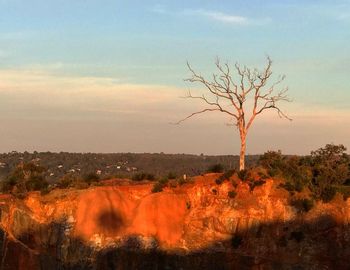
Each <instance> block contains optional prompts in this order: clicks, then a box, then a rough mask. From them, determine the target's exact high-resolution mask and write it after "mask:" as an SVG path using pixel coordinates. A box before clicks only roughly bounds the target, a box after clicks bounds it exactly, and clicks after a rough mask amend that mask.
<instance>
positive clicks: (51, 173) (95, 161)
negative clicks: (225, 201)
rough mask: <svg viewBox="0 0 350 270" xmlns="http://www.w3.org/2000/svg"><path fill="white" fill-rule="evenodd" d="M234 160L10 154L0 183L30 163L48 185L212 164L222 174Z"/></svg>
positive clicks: (191, 171)
mask: <svg viewBox="0 0 350 270" xmlns="http://www.w3.org/2000/svg"><path fill="white" fill-rule="evenodd" d="M258 159H259V156H258V155H251V156H248V157H247V163H248V166H254V165H255V164H256V162H257V160H258ZM238 160H239V157H238V156H231V155H221V156H208V155H189V154H164V153H154V154H150V153H141V154H135V153H111V154H101V153H68V152H60V153H52V152H33V153H29V152H24V153H21V152H15V151H13V152H10V153H3V154H0V179H5V178H6V177H7V176H8V175H9V174H10V173H11V172H12V171H13V170H14V169H15V168H16V167H17V166H18V165H19V164H21V163H28V162H31V163H34V164H37V165H40V166H41V167H43V169H44V172H43V174H44V176H45V178H46V179H47V181H48V182H49V183H55V182H57V181H58V180H59V179H61V178H62V177H63V176H65V175H67V174H69V175H75V176H80V177H84V176H86V175H89V174H92V173H93V174H97V175H98V176H99V177H100V178H102V179H104V178H113V177H128V178H132V177H133V175H135V174H139V173H151V174H153V175H155V176H157V177H161V176H164V175H167V174H169V173H173V174H176V175H183V174H187V175H188V176H193V175H199V174H201V173H204V172H206V171H207V170H208V168H209V167H210V166H212V165H214V164H221V165H222V166H223V167H224V169H225V170H228V169H237V166H238Z"/></svg>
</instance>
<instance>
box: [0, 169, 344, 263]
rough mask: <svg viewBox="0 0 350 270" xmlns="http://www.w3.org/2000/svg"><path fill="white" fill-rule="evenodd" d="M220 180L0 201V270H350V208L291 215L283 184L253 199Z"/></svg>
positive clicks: (268, 186) (241, 186)
mask: <svg viewBox="0 0 350 270" xmlns="http://www.w3.org/2000/svg"><path fill="white" fill-rule="evenodd" d="M217 176H218V175H215V174H208V175H205V176H200V177H197V178H196V179H195V181H194V182H193V183H188V184H185V185H182V186H179V187H176V188H167V189H165V190H164V191H163V192H160V193H152V192H151V189H152V184H140V185H132V184H129V185H125V184H123V185H120V186H118V185H115V186H99V187H93V188H90V189H87V190H73V189H70V190H55V191H53V192H51V193H50V194H48V195H45V196H40V195H39V194H38V193H32V194H30V195H29V196H28V197H27V198H26V199H25V200H18V199H15V198H13V197H12V196H9V195H0V196H1V197H0V209H1V217H0V220H1V227H0V270H3V269H8V270H10V269H11V270H12V269H28V270H31V269H43V270H44V269H45V270H46V269H102V270H103V269H350V261H349V258H350V257H349V256H350V230H349V221H350V200H348V201H347V202H344V201H343V200H342V199H341V198H336V199H335V200H334V201H333V202H332V203H328V204H322V203H318V204H317V205H316V206H315V207H314V208H313V209H312V210H311V211H309V212H308V213H304V214H297V213H296V210H295V209H294V208H293V207H291V206H290V203H289V199H290V198H289V194H288V192H287V191H285V190H283V189H281V188H278V184H279V183H276V182H273V181H272V180H268V181H266V183H265V184H263V185H261V186H258V187H255V188H254V189H253V190H251V189H250V188H249V186H248V185H247V184H246V183H242V182H238V186H237V187H236V188H234V187H233V186H232V183H231V182H229V181H226V182H224V183H223V184H221V185H217V184H215V179H216V178H217ZM233 189H235V191H236V193H237V195H236V196H235V197H234V198H229V196H228V192H229V191H230V190H233Z"/></svg>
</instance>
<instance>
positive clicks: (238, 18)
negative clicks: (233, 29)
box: [183, 9, 271, 25]
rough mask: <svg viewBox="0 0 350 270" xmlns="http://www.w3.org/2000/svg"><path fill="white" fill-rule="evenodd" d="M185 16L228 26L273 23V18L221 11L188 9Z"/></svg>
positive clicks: (184, 12)
mask: <svg viewBox="0 0 350 270" xmlns="http://www.w3.org/2000/svg"><path fill="white" fill-rule="evenodd" d="M183 14H185V15H189V16H200V17H203V18H206V19H209V20H211V21H216V22H220V23H223V24H227V25H261V24H266V23H269V22H270V21H271V18H250V17H247V16H242V15H238V14H229V13H224V12H221V11H216V10H205V9H195V10H193V9H187V10H184V11H183Z"/></svg>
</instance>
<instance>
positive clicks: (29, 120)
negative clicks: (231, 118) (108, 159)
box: [0, 0, 350, 154]
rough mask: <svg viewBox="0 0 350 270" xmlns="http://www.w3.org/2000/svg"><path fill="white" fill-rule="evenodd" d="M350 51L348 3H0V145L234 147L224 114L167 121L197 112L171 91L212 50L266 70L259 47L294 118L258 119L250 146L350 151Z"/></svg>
mask: <svg viewBox="0 0 350 270" xmlns="http://www.w3.org/2000/svg"><path fill="white" fill-rule="evenodd" d="M349 51H350V1H348V0H342V1H276V0H274V1H257V0H254V1H171V2H170V1H65V0H61V1H35V0H32V1H19V0H0V112H1V116H0V120H1V121H2V122H3V123H2V124H3V127H5V131H3V133H2V134H0V135H2V138H3V139H2V141H1V142H0V148H1V149H0V151H1V150H2V151H9V150H43V151H44V150H52V151H60V150H65V151H69V150H71V151H73V150H74V151H97V152H118V151H136V152H160V151H164V152H190V153H201V152H204V153H210V154H211V153H212V154H220V153H223V154H226V153H234V152H235V151H236V150H237V149H238V148H237V140H236V138H235V137H236V135H237V134H235V131H234V130H230V129H227V128H226V127H225V126H224V125H223V123H225V119H222V118H220V115H218V116H215V117H213V116H208V118H205V117H200V119H198V121H195V120H191V122H190V123H185V124H184V125H182V126H180V127H169V125H168V122H171V121H173V120H174V119H177V118H181V117H182V116H183V115H184V114H186V113H188V112H189V111H191V109H193V107H192V106H191V105H189V104H188V102H185V101H183V100H182V99H178V98H177V97H178V96H182V95H183V94H184V93H185V91H186V88H188V87H192V86H191V85H188V84H186V83H185V82H184V81H183V79H184V78H186V77H187V76H188V71H187V69H186V65H185V64H186V61H187V60H188V61H190V62H191V63H192V65H193V66H194V67H195V68H196V69H197V70H200V71H201V72H202V73H203V74H210V73H211V72H213V71H215V69H214V66H213V62H214V59H215V57H216V56H219V57H220V58H221V59H223V60H225V61H226V60H227V61H229V62H230V63H235V61H238V62H240V63H242V64H247V65H249V66H253V67H255V66H256V67H261V66H263V64H264V63H265V55H266V54H268V55H270V56H271V58H272V59H273V60H274V66H273V70H274V72H275V73H276V74H286V75H287V79H286V81H285V83H286V85H288V86H289V88H290V96H291V97H292V99H293V100H294V102H293V103H292V104H287V105H286V109H287V110H288V112H289V113H290V115H291V116H292V117H293V119H295V121H293V123H292V124H291V123H285V122H281V121H280V120H279V119H277V120H276V118H274V117H273V116H271V117H267V118H264V119H262V120H261V123H260V124H261V125H260V124H259V123H258V121H257V122H256V128H255V129H254V130H253V132H252V134H251V135H250V136H251V138H250V140H251V142H250V147H249V145H248V152H250V153H258V152H263V151H265V150H267V149H270V148H277V149H282V150H283V151H285V152H289V153H293V152H295V153H307V152H308V151H309V150H311V149H314V148H315V147H319V146H322V144H324V143H327V142H334V143H344V144H345V145H347V146H350V139H349V138H350V131H349V130H350V129H349V128H346V125H347V124H350V121H349V118H350V112H349V111H350V109H349V107H350V106H349V102H350V89H349V81H348V77H349V73H350V55H349ZM138 96H141V97H142V100H140V98H138ZM38 97H41V98H38ZM155 97H161V98H155ZM196 106H197V105H196ZM198 106H200V104H198ZM130 108H132V110H131V109H130ZM131 111H132V112H131ZM264 121H265V122H264ZM265 123H268V124H269V125H270V126H271V129H270V131H273V132H272V133H267V134H265V133H264V132H265V131H264V130H263V127H264V126H265ZM23 125H25V126H27V128H26V129H25V130H22V131H21V128H22V127H23ZM50 125H52V126H54V127H56V129H55V128H53V127H52V128H48V129H45V126H46V127H48V126H50ZM72 126H73V127H74V130H73V131H72ZM92 127H96V129H97V127H98V130H99V132H97V131H96V130H95V129H94V128H92ZM43 130H45V132H43ZM91 130H93V132H92V133H93V134H91ZM104 130H109V132H108V134H109V135H106V134H105V132H104ZM213 130H215V132H213ZM69 132H71V136H68V137H66V134H67V133H69ZM88 132H90V133H89V135H87V133H88ZM143 133H146V134H147V136H142V138H143V140H141V139H140V137H139V134H143ZM203 134H205V135H203ZM89 136H91V137H89ZM198 136H200V137H202V140H199V141H197V140H194V141H192V140H183V139H181V138H182V137H186V138H187V137H189V138H195V137H198ZM203 136H204V137H203ZM218 136H219V137H220V138H221V139H220V143H218V144H216V145H208V143H207V142H208V141H213V139H216V138H218ZM284 136H290V138H291V141H289V142H288V141H286V140H285V139H281V137H284ZM315 136H316V137H317V138H315ZM174 137H175V138H174ZM176 138H177V139H176ZM293 138H294V139H293ZM69 140H70V141H69ZM115 140H117V141H118V143H116V142H115ZM261 140H263V141H264V143H262V142H261ZM125 145H126V146H125ZM228 146H229V147H228Z"/></svg>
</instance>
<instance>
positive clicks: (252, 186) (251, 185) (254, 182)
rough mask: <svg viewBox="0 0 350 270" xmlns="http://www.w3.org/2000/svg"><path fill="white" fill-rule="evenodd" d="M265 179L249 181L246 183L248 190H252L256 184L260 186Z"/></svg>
mask: <svg viewBox="0 0 350 270" xmlns="http://www.w3.org/2000/svg"><path fill="white" fill-rule="evenodd" d="M265 183H266V181H265V180H261V179H260V180H257V181H254V180H252V181H249V183H248V185H249V188H250V191H253V190H254V188H255V187H258V186H262V185H263V184H265Z"/></svg>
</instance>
